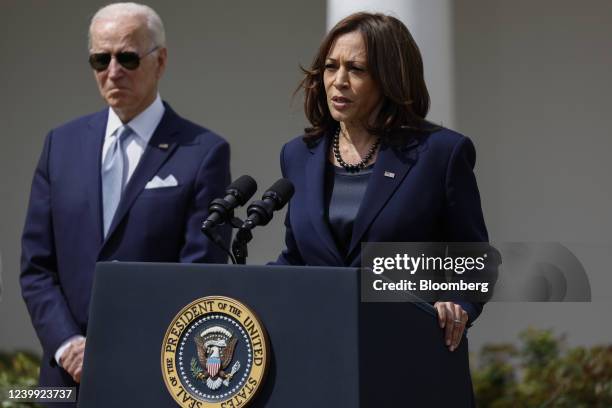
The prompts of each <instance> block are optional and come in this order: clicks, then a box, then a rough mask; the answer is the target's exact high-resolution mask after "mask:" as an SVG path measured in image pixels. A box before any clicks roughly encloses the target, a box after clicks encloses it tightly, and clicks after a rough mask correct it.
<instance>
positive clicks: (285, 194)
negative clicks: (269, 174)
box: [264, 178, 295, 209]
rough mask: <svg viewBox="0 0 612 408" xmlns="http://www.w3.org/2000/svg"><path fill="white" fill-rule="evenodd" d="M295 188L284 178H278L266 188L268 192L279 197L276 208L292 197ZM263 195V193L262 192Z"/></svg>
mask: <svg viewBox="0 0 612 408" xmlns="http://www.w3.org/2000/svg"><path fill="white" fill-rule="evenodd" d="M294 191H295V189H294V187H293V183H292V182H291V181H289V180H287V179H285V178H282V179H279V180H278V181H277V182H276V183H274V184H272V187H270V188H269V189H268V192H272V193H275V194H276V196H277V197H278V198H279V199H280V202H279V203H278V209H280V208H282V207H283V206H284V205H285V204H287V201H289V200H290V199H291V197H293V193H294ZM264 196H265V194H264Z"/></svg>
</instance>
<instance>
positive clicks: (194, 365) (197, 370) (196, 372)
mask: <svg viewBox="0 0 612 408" xmlns="http://www.w3.org/2000/svg"><path fill="white" fill-rule="evenodd" d="M191 375H192V376H193V378H195V379H196V380H201V379H202V378H203V377H204V374H203V373H202V368H201V367H200V366H199V365H198V360H196V358H195V357H192V358H191Z"/></svg>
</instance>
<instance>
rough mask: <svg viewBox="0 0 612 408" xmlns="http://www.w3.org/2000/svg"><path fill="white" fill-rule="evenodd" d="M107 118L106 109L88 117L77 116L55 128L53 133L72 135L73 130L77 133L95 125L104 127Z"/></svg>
mask: <svg viewBox="0 0 612 408" xmlns="http://www.w3.org/2000/svg"><path fill="white" fill-rule="evenodd" d="M107 117H108V108H105V109H102V110H100V111H98V112H94V113H90V114H88V115H83V116H79V117H77V118H75V119H72V120H69V121H67V122H64V123H62V124H60V125H59V126H57V127H55V128H54V129H53V130H52V132H53V133H60V134H61V133H73V132H74V131H75V130H76V131H79V130H82V129H83V128H86V127H90V126H93V125H95V124H96V123H100V124H102V125H106V119H107Z"/></svg>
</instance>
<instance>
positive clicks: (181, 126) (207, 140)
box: [158, 105, 227, 146]
mask: <svg viewBox="0 0 612 408" xmlns="http://www.w3.org/2000/svg"><path fill="white" fill-rule="evenodd" d="M166 109H167V112H166V114H165V115H164V118H162V121H163V120H169V121H172V122H174V123H175V124H176V126H177V128H178V130H179V131H180V136H181V138H182V139H183V140H184V141H185V142H189V141H191V142H196V143H198V144H203V145H207V146H215V145H217V144H225V143H227V141H226V140H225V138H223V136H221V135H219V134H218V133H216V132H215V131H213V130H211V129H209V128H207V127H204V126H202V125H200V124H197V123H195V122H193V121H191V120H189V119H186V118H184V117H182V116H180V115H179V114H177V113H176V112H175V111H174V110H172V108H170V107H169V106H168V105H166ZM161 125H162V124H161V123H160V125H158V126H161Z"/></svg>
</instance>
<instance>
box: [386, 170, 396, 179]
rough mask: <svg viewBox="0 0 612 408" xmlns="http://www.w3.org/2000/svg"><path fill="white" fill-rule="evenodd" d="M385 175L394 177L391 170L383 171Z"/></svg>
mask: <svg viewBox="0 0 612 408" xmlns="http://www.w3.org/2000/svg"><path fill="white" fill-rule="evenodd" d="M385 177H389V178H395V173H393V172H392V171H385Z"/></svg>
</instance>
